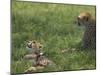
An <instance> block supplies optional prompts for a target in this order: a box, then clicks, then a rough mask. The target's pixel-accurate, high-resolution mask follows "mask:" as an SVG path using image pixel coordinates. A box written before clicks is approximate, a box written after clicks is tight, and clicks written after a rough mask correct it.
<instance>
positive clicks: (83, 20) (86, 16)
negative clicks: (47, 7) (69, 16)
mask: <svg viewBox="0 0 100 75" xmlns="http://www.w3.org/2000/svg"><path fill="white" fill-rule="evenodd" d="M90 19H91V14H90V13H89V12H82V13H80V14H79V16H78V17H77V23H78V25H79V26H80V25H87V23H88V22H89V20H90Z"/></svg>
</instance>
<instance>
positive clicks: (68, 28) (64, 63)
mask: <svg viewBox="0 0 100 75" xmlns="http://www.w3.org/2000/svg"><path fill="white" fill-rule="evenodd" d="M82 11H89V12H90V13H92V14H93V15H94V16H95V6H82V5H66V4H47V3H32V2H17V1H12V63H11V72H12V73H23V72H24V71H25V70H26V69H28V68H29V67H30V66H32V63H30V62H28V61H25V60H23V56H24V55H25V54H27V50H26V48H25V41H26V40H31V39H35V40H38V41H40V42H41V43H42V44H43V45H44V48H43V52H44V53H45V55H46V56H47V57H48V58H50V59H51V60H52V61H54V62H55V63H56V66H55V67H53V68H51V67H47V68H45V69H43V70H40V71H37V72H50V71H65V70H66V71H67V70H81V69H95V67H96V59H95V49H93V50H83V51H81V49H80V50H78V51H77V50H76V51H72V50H69V51H66V52H65V53H62V52H61V50H63V49H66V50H67V48H79V47H81V44H80V43H81V39H82V37H83V32H84V28H82V27H81V28H79V27H78V26H77V25H76V24H75V23H74V21H75V19H76V17H77V15H78V14H79V13H80V12H82Z"/></svg>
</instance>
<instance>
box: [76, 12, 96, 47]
mask: <svg viewBox="0 0 100 75" xmlns="http://www.w3.org/2000/svg"><path fill="white" fill-rule="evenodd" d="M77 23H78V25H79V26H80V25H83V26H85V32H84V36H83V47H84V48H95V47H96V46H95V45H96V20H95V19H94V18H93V17H92V15H91V14H90V13H89V12H83V13H80V14H79V16H78V17H77Z"/></svg>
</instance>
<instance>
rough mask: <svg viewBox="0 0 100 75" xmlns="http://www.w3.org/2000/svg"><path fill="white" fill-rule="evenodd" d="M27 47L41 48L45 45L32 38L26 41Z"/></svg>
mask: <svg viewBox="0 0 100 75" xmlns="http://www.w3.org/2000/svg"><path fill="white" fill-rule="evenodd" d="M26 48H27V49H28V50H41V49H42V48H43V45H42V44H41V43H39V42H37V41H36V40H31V41H28V42H27V43H26Z"/></svg>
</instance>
